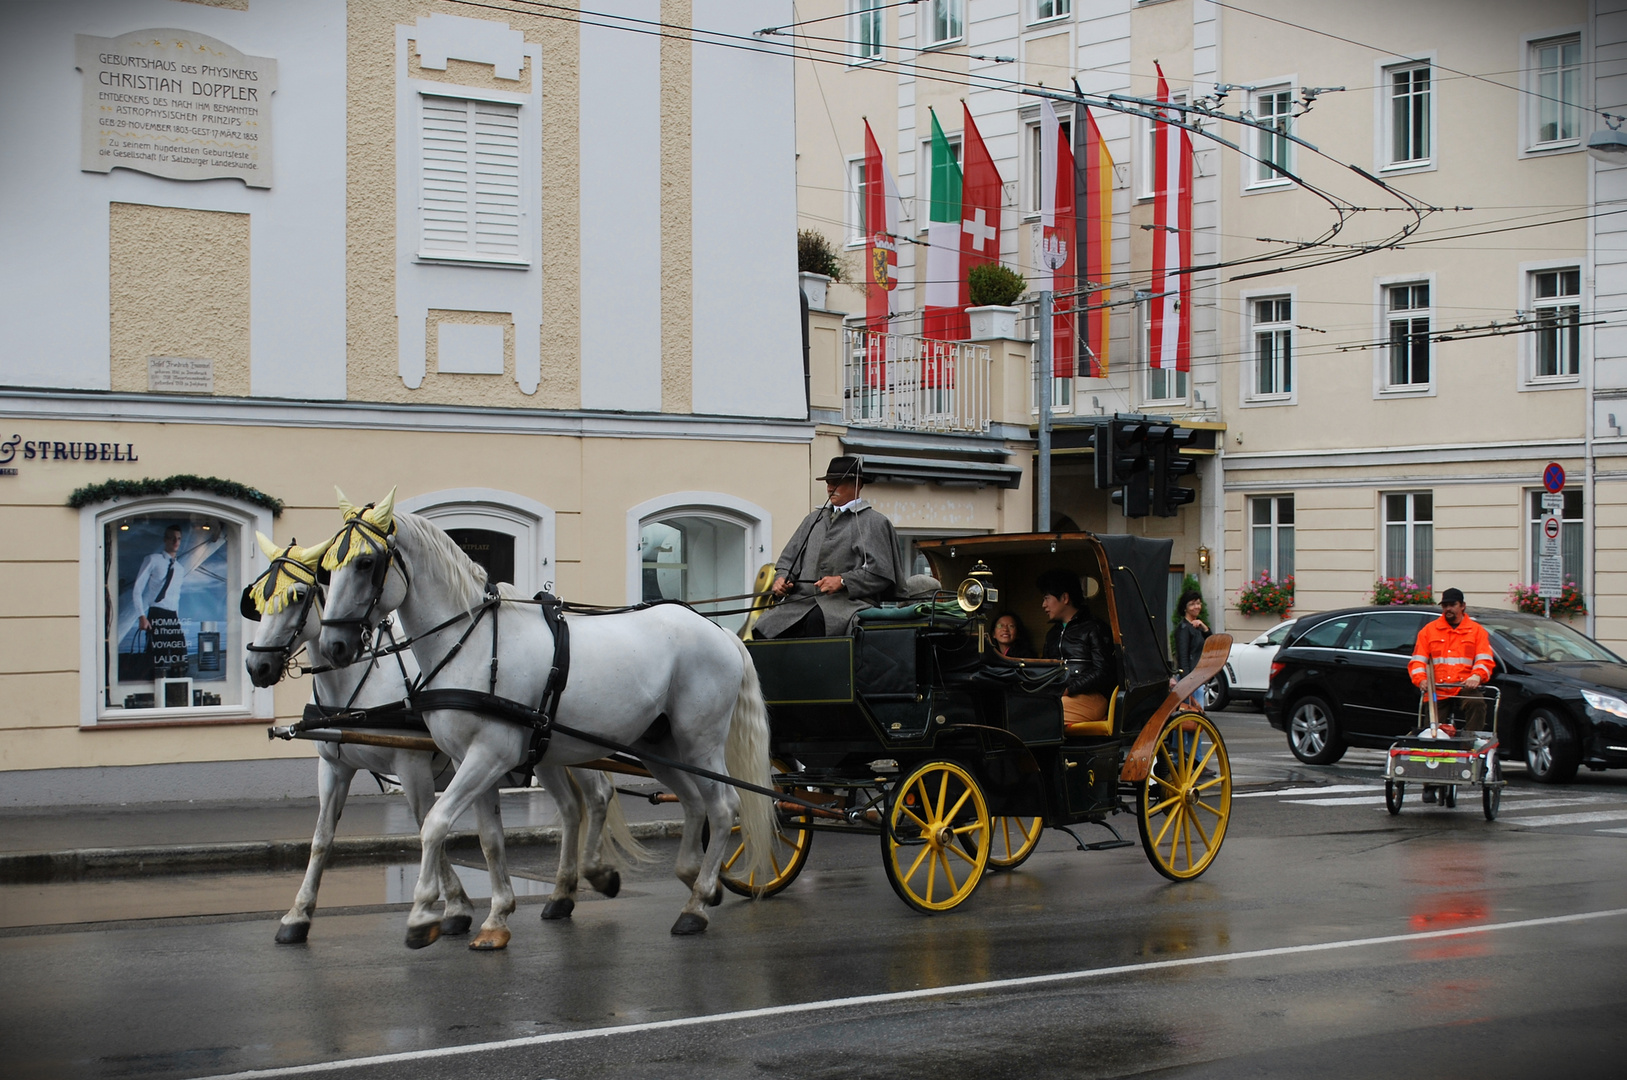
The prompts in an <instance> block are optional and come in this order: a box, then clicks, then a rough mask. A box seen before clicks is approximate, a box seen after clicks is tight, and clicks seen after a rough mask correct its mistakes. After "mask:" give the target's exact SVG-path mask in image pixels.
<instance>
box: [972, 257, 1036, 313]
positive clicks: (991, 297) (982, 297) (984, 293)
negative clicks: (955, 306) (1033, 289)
mask: <svg viewBox="0 0 1627 1080" xmlns="http://www.w3.org/2000/svg"><path fill="white" fill-rule="evenodd" d="M966 280H967V283H968V284H969V285H970V286H971V301H972V306H973V307H987V306H989V305H990V304H997V305H999V306H1001V307H1009V306H1010V305H1011V303H1012V302H1013V301H1015V300H1016V299H1017V297H1019V296H1021V295H1022V294H1023V293H1024V292H1025V291H1026V290H1027V289H1028V279H1027V278H1025V277H1023V276H1022V275H1021V274H1019V273H1017V272H1016V271H1015V270H1010V269H1007V268H1006V267H1005V266H1003V265H1001V264H1000V263H995V262H990V263H980V264H979V265H977V266H974V267H972V269H971V271H970V272H969V273H968V274H967V275H966Z"/></svg>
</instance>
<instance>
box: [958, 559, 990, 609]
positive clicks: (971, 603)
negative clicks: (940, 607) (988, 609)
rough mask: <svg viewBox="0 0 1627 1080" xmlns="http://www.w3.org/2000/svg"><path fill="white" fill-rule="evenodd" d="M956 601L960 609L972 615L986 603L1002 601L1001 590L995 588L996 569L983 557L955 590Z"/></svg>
mask: <svg viewBox="0 0 1627 1080" xmlns="http://www.w3.org/2000/svg"><path fill="white" fill-rule="evenodd" d="M955 602H956V603H958V604H959V605H960V610H962V611H964V612H965V613H966V614H968V615H970V614H972V612H974V611H977V610H978V609H979V608H981V607H982V606H983V605H984V604H985V603H990V604H997V603H999V602H1000V590H999V589H996V588H994V571H993V570H990V569H989V564H988V563H986V562H984V561H983V560H982V559H979V560H977V563H976V564H975V565H973V567H972V568H971V569H970V570H968V571H967V572H966V580H965V581H963V582H961V583H960V588H959V589H957V590H955Z"/></svg>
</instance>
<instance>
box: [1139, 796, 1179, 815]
mask: <svg viewBox="0 0 1627 1080" xmlns="http://www.w3.org/2000/svg"><path fill="white" fill-rule="evenodd" d="M1180 801H1181V797H1180V795H1178V794H1177V795H1171V796H1170V797H1169V798H1167V799H1165V800H1164V801H1163V802H1161V803H1158V804H1156V805H1154V806H1149V807H1147V813H1149V814H1162V813H1163V812H1164V811H1165V810H1168V809H1169V808H1170V807H1172V806H1174V805H1175V804H1176V803H1178V802H1180Z"/></svg>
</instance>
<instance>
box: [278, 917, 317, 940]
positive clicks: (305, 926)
mask: <svg viewBox="0 0 1627 1080" xmlns="http://www.w3.org/2000/svg"><path fill="white" fill-rule="evenodd" d="M310 936H311V924H310V923H308V922H291V923H290V922H285V923H283V924H282V925H280V926H278V927H277V944H278V945H303V944H305V939H306V938H308V937H310Z"/></svg>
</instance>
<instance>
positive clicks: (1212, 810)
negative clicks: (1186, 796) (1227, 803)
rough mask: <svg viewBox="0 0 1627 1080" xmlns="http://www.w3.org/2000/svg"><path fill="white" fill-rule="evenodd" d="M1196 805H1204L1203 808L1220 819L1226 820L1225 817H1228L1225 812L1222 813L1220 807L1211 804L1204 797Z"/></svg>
mask: <svg viewBox="0 0 1627 1080" xmlns="http://www.w3.org/2000/svg"><path fill="white" fill-rule="evenodd" d="M1196 805H1198V806H1201V807H1203V809H1205V810H1207V811H1209V812H1210V813H1211V814H1213V815H1215V817H1217V818H1220V819H1222V820H1224V819H1225V817H1226V815H1225V814H1222V813H1221V812H1220V808H1219V807H1215V806H1210V805H1209V804H1208V803H1206V802H1204V801H1203V800H1202V799H1199V800H1198V801H1197V803H1196Z"/></svg>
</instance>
